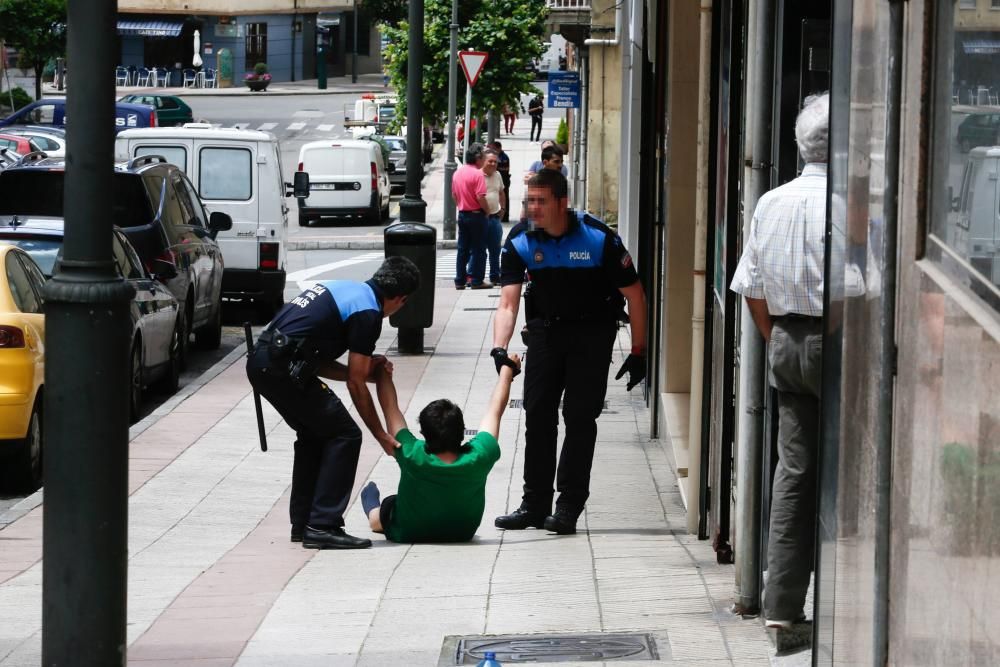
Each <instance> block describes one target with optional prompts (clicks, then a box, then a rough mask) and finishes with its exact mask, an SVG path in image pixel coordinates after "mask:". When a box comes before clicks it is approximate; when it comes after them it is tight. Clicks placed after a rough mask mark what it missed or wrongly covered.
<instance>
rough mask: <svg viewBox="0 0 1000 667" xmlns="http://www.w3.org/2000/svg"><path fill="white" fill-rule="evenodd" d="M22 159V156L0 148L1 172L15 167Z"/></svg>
mask: <svg viewBox="0 0 1000 667" xmlns="http://www.w3.org/2000/svg"><path fill="white" fill-rule="evenodd" d="M20 159H21V154H20V153H18V152H17V151H12V150H10V149H9V148H0V171H2V170H4V169H6V168H7V167H13V166H14V165H15V164H17V163H18V162H19V161H20Z"/></svg>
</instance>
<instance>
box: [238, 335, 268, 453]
mask: <svg viewBox="0 0 1000 667" xmlns="http://www.w3.org/2000/svg"><path fill="white" fill-rule="evenodd" d="M243 335H244V336H246V341H247V356H248V357H249V356H250V355H251V354H253V332H252V331H251V330H250V323H249V322H244V323H243ZM250 386H251V387H253V383H251V384H250ZM253 407H254V409H255V410H256V411H257V435H258V436H259V437H260V451H262V452H266V451H267V435H266V434H265V433H264V410H263V408H261V407H260V392H259V391H257V387H253Z"/></svg>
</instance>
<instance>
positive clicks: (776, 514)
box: [730, 94, 830, 629]
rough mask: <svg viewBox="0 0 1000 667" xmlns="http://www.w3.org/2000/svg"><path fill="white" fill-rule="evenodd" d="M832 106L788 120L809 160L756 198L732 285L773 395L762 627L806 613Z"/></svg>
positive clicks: (808, 106)
mask: <svg viewBox="0 0 1000 667" xmlns="http://www.w3.org/2000/svg"><path fill="white" fill-rule="evenodd" d="M829 104H830V98H829V95H827V94H823V95H819V96H811V97H808V98H806V101H805V104H804V106H803V108H802V111H801V112H800V113H799V115H798V118H797V119H796V121H795V141H796V143H798V147H799V154H800V155H801V156H802V159H803V160H804V161H805V163H806V165H805V167H804V168H803V170H802V174H801V175H800V176H799V177H798V178H796V179H794V180H792V181H790V182H788V183H786V184H785V185H782V186H781V187H778V188H775V189H774V190H772V191H770V192H768V193H767V194H765V195H764V196H763V197H761V198H760V200H759V201H758V203H757V208H756V210H755V211H754V214H753V219H752V220H751V223H750V236H749V238H748V240H747V244H746V247H745V248H744V249H743V255H742V257H740V261H739V264H738V265H737V268H736V273H735V274H734V275H733V282H732V284H731V285H730V289H732V290H733V291H734V292H737V293H739V294H742V295H743V297H744V299H745V300H746V303H747V306H748V307H749V309H750V313H751V314H752V315H753V319H754V322H755V323H756V325H757V328H758V330H759V331H760V333H761V335H762V336H763V337H764V340H765V341H767V344H768V350H767V355H768V361H769V362H770V367H771V370H770V374H769V377H768V380H769V383H770V385H771V386H772V387H774V388H775V390H777V395H778V466H777V469H776V470H775V474H774V483H773V486H772V491H771V519H770V529H769V530H770V532H769V535H768V543H767V564H768V568H767V570H768V575H767V586H766V588H765V591H764V617H765V622H766V625H767V626H768V627H771V628H778V629H787V628H790V627H791V626H792V624H794V623H795V622H798V621H801V620H803V619H804V618H805V617H804V615H803V608H804V605H805V599H806V591H807V590H808V588H809V579H810V577H811V574H812V564H813V555H814V554H813V550H814V546H813V544H814V540H815V533H816V455H817V450H818V447H819V407H820V404H819V392H820V382H821V375H822V341H823V319H822V318H823V266H824V259H825V248H824V237H825V233H826V185H827V184H826V181H827V175H826V162H827V147H828V136H829Z"/></svg>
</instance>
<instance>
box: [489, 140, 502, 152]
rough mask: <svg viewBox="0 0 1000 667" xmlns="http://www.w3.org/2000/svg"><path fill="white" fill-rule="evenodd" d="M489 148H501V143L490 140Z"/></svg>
mask: <svg viewBox="0 0 1000 667" xmlns="http://www.w3.org/2000/svg"><path fill="white" fill-rule="evenodd" d="M490 148H496V149H498V150H499V149H502V148H503V144H501V143H500V142H499V141H491V142H490Z"/></svg>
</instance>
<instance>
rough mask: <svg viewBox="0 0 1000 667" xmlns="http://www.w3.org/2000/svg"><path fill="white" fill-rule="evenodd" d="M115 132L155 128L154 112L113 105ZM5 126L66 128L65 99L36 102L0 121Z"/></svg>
mask: <svg viewBox="0 0 1000 667" xmlns="http://www.w3.org/2000/svg"><path fill="white" fill-rule="evenodd" d="M114 122H115V132H121V131H122V130H125V129H128V128H130V127H156V126H157V125H158V122H157V119H156V110H155V109H154V108H153V107H151V106H148V105H145V104H128V103H126V102H118V103H116V104H115V119H114ZM7 125H44V126H50V125H51V126H54V127H66V98H65V97H46V98H44V99H41V100H36V101H34V102H32V103H31V104H29V105H27V106H25V107H22V108H20V109H18V110H17V111H15V112H14V113H12V114H11V115H9V116H7V117H6V118H2V119H0V127H6V126H7Z"/></svg>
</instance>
